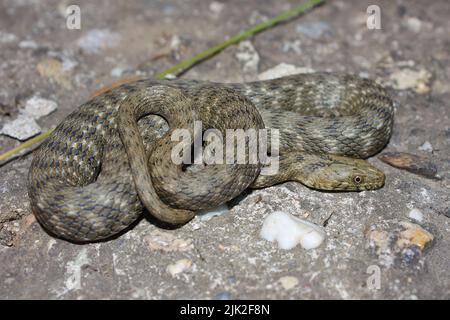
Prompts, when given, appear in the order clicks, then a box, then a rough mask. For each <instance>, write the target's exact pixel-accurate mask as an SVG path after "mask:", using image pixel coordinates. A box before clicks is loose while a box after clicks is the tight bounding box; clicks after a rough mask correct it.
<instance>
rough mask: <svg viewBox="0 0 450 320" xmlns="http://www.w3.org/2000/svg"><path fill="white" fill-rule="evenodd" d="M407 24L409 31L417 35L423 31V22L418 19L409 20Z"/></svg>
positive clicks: (411, 18)
mask: <svg viewBox="0 0 450 320" xmlns="http://www.w3.org/2000/svg"><path fill="white" fill-rule="evenodd" d="M405 24H406V27H407V28H408V29H409V30H411V31H413V32H415V33H419V32H420V30H421V29H422V21H421V20H419V19H417V18H416V17H409V18H407V19H406V23H405Z"/></svg>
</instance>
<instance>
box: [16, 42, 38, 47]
mask: <svg viewBox="0 0 450 320" xmlns="http://www.w3.org/2000/svg"><path fill="white" fill-rule="evenodd" d="M37 47H38V45H37V43H36V42H35V41H33V40H23V41H20V42H19V48H21V49H36V48H37Z"/></svg>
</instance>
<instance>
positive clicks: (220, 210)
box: [197, 203, 229, 221]
mask: <svg viewBox="0 0 450 320" xmlns="http://www.w3.org/2000/svg"><path fill="white" fill-rule="evenodd" d="M228 211H229V209H228V206H227V204H226V203H225V204H222V205H220V206H218V207H215V208H212V209H208V210H200V211H198V212H197V216H198V217H199V219H200V221H208V220H211V219H212V218H214V217H219V216H221V215H223V214H225V213H228Z"/></svg>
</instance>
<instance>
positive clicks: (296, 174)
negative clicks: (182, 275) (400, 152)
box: [28, 73, 393, 242]
mask: <svg viewBox="0 0 450 320" xmlns="http://www.w3.org/2000/svg"><path fill="white" fill-rule="evenodd" d="M194 121H202V125H203V129H208V128H214V129H217V130H218V132H220V133H224V132H225V130H226V129H244V130H245V129H251V128H253V129H255V130H258V129H263V128H272V129H273V128H275V129H278V130H279V141H280V143H279V170H278V172H277V173H276V174H274V175H261V174H260V172H261V169H262V164H260V163H256V164H255V163H246V164H240V163H231V164H213V165H205V164H204V163H203V164H191V165H190V166H186V165H185V164H176V163H174V162H173V161H171V158H170V157H171V153H170V152H171V150H173V148H174V147H175V146H176V144H177V143H179V142H178V141H173V139H172V134H173V133H174V130H176V129H178V128H187V130H188V132H189V133H193V134H194V132H193V129H191V128H192V127H193V123H194ZM392 125H393V102H392V100H391V98H390V97H389V95H388V94H387V92H386V91H385V89H383V87H381V86H380V85H378V84H376V83H375V82H374V81H371V80H369V79H362V78H359V77H356V76H353V75H346V74H338V73H312V74H299V75H294V76H288V77H283V78H279V79H274V80H267V81H259V82H248V83H240V84H219V83H212V82H206V81H196V80H153V79H146V80H139V81H136V82H133V83H128V84H125V85H122V86H120V87H117V88H115V89H113V90H110V91H108V92H106V93H104V94H102V95H100V96H97V97H95V98H93V99H92V100H90V101H88V102H86V103H84V104H83V105H81V106H80V107H79V108H78V109H76V110H75V111H74V112H72V113H71V114H70V115H69V116H68V117H67V118H66V119H65V120H64V121H63V122H62V123H60V124H59V125H58V126H57V128H56V129H55V131H54V132H53V133H52V134H51V136H50V137H49V138H48V139H47V140H46V141H45V142H44V143H43V144H42V145H41V146H40V148H39V149H38V150H36V152H35V153H34V158H33V160H32V164H31V168H30V170H29V175H28V193H29V197H30V202H31V208H32V210H33V212H34V213H35V215H36V217H37V220H38V221H39V222H40V224H41V225H42V226H44V227H45V229H46V230H48V231H49V232H50V233H51V234H53V235H56V236H58V237H60V238H63V239H66V240H69V241H74V242H85V241H88V242H90V241H98V240H101V239H105V238H109V237H111V236H113V235H116V234H118V233H120V232H121V231H123V230H125V229H126V228H127V227H129V226H130V225H131V224H132V223H133V222H134V221H136V220H137V219H138V218H139V217H140V216H141V215H142V212H143V211H144V208H145V209H147V210H148V212H149V213H150V214H152V215H153V216H154V217H156V218H157V219H158V220H161V221H163V222H167V223H170V224H175V225H176V224H183V223H186V222H187V221H189V220H190V219H192V218H193V217H194V215H195V212H196V211H197V210H201V209H207V208H212V207H214V206H217V205H219V204H222V203H224V202H226V201H229V200H231V199H233V198H235V197H236V196H238V195H239V194H241V193H242V191H243V190H245V189H247V188H249V187H250V188H262V187H266V186H270V185H273V184H276V183H280V182H283V181H289V180H290V181H298V182H301V183H303V184H304V185H306V186H308V187H311V188H315V189H321V190H345V191H359V190H373V189H377V188H380V187H382V186H383V185H384V180H385V177H384V174H383V173H382V172H381V171H380V170H378V169H377V168H375V167H373V166H372V165H371V164H369V163H368V162H367V161H364V160H363V159H364V158H367V157H369V156H371V155H373V154H375V153H377V152H378V151H380V150H381V149H382V148H383V147H384V146H385V145H386V143H387V142H388V140H389V138H390V135H391V131H392Z"/></svg>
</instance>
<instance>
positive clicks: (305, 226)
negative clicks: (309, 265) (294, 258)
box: [260, 211, 326, 250]
mask: <svg viewBox="0 0 450 320" xmlns="http://www.w3.org/2000/svg"><path fill="white" fill-rule="evenodd" d="M260 235H261V237H262V238H263V239H265V240H267V241H271V242H273V241H277V242H278V247H279V248H281V249H284V250H289V249H292V248H294V247H295V246H297V244H300V245H301V246H302V247H303V248H304V249H306V250H309V249H314V248H317V247H318V246H320V244H321V243H322V242H323V240H324V239H325V236H326V234H325V231H324V230H323V228H321V227H319V226H318V225H316V224H314V223H311V222H309V221H306V220H303V219H299V218H297V217H294V216H292V215H290V214H288V213H286V212H283V211H276V212H273V213H271V214H270V215H268V216H267V217H266V218H265V220H264V223H263V226H262V229H261V232H260Z"/></svg>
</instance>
